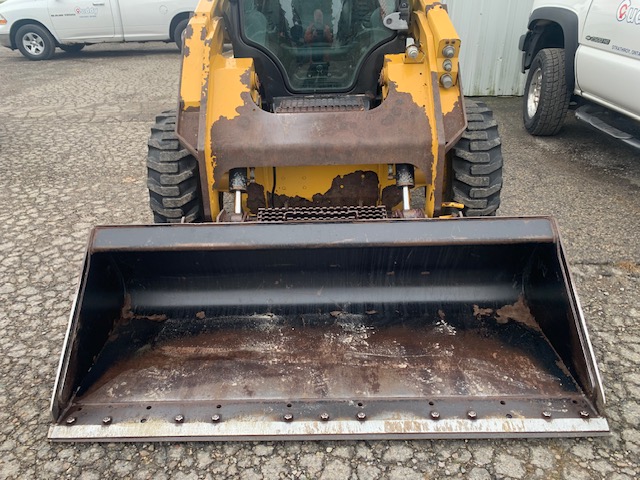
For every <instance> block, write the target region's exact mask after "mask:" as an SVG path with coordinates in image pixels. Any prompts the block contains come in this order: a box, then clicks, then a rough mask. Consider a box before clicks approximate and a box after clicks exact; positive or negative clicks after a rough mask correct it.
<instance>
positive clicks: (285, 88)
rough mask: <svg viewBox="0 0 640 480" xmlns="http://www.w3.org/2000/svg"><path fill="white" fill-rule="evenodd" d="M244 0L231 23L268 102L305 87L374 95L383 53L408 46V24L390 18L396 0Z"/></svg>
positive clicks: (235, 41)
mask: <svg viewBox="0 0 640 480" xmlns="http://www.w3.org/2000/svg"><path fill="white" fill-rule="evenodd" d="M237 1H238V3H236V4H235V5H233V6H234V7H236V8H233V7H232V8H231V11H230V14H231V18H230V20H231V22H229V23H228V25H230V26H231V32H230V33H231V37H232V42H233V47H234V53H235V55H236V56H237V57H252V58H254V61H255V68H256V72H257V73H258V77H259V78H260V81H261V84H262V86H263V89H264V92H261V93H264V95H265V97H266V98H265V97H263V99H264V100H267V102H268V103H272V102H273V100H274V98H276V97H286V96H292V95H301V94H302V95H304V94H307V95H309V94H316V95H317V94H351V95H353V94H360V95H367V96H368V97H370V98H372V99H375V98H376V96H379V86H378V85H377V80H378V77H379V72H380V70H381V68H382V61H383V57H384V55H385V54H388V53H400V52H402V51H404V41H403V38H400V37H403V35H404V34H403V32H400V33H399V32H398V28H387V27H386V26H385V25H391V26H392V27H394V26H395V25H393V24H392V22H391V21H389V20H388V18H389V17H388V15H389V14H392V13H394V12H395V11H396V0H237ZM235 15H237V17H238V18H233V17H234V16H235ZM405 25H406V23H405ZM234 29H235V31H234Z"/></svg>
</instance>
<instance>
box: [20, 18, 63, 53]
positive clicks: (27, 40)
mask: <svg viewBox="0 0 640 480" xmlns="http://www.w3.org/2000/svg"><path fill="white" fill-rule="evenodd" d="M15 43H16V46H17V47H18V50H20V53H22V55H24V56H25V57H26V58H28V59H29V60H48V59H49V58H51V57H52V56H53V52H54V51H55V49H56V41H55V39H54V38H53V36H52V35H51V34H50V33H49V31H48V30H47V29H46V28H44V27H41V26H40V25H35V24H32V23H29V24H27V25H23V26H21V27H20V28H18V31H17V32H16V36H15Z"/></svg>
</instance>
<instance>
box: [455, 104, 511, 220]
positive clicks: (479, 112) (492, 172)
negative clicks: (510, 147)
mask: <svg viewBox="0 0 640 480" xmlns="http://www.w3.org/2000/svg"><path fill="white" fill-rule="evenodd" d="M465 109H466V111H467V129H466V130H465V131H464V133H463V134H462V137H461V138H460V140H458V143H456V145H455V147H454V148H453V161H452V164H451V166H452V181H451V186H452V190H453V201H454V202H459V203H462V204H464V206H465V208H464V210H463V211H462V213H463V214H464V216H467V217H487V216H493V215H495V214H496V210H498V207H499V206H500V192H501V190H502V141H501V140H500V135H499V134H498V124H497V123H496V121H495V120H494V119H493V113H492V112H491V110H490V109H489V108H488V107H487V106H486V105H485V104H484V103H480V102H473V101H471V100H468V99H467V100H465Z"/></svg>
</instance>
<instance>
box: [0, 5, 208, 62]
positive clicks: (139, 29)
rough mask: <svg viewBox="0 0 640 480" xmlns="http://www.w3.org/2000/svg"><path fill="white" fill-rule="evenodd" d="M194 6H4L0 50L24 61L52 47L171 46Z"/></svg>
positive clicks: (70, 49) (43, 57) (48, 52)
mask: <svg viewBox="0 0 640 480" xmlns="http://www.w3.org/2000/svg"><path fill="white" fill-rule="evenodd" d="M197 4H198V0H5V1H4V2H3V3H2V4H0V44H1V45H4V46H5V47H8V48H10V49H12V50H15V49H18V50H20V53H22V54H23V55H24V56H25V57H27V58H28V59H29V60H46V59H48V58H51V56H52V55H53V52H54V51H55V48H56V47H59V48H60V49H62V50H64V51H66V52H77V51H80V50H82V48H84V46H85V45H89V44H92V43H105V42H150V41H163V42H171V41H173V42H176V44H177V45H178V48H181V46H182V32H183V30H184V29H185V28H186V26H187V23H188V21H189V15H190V14H191V12H193V10H194V9H195V7H196V5H197Z"/></svg>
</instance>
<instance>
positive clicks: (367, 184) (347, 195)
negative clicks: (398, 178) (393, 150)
mask: <svg viewBox="0 0 640 480" xmlns="http://www.w3.org/2000/svg"><path fill="white" fill-rule="evenodd" d="M378 190H379V184H378V175H377V174H376V173H375V172H372V171H363V170H358V171H356V172H353V173H349V174H347V175H344V176H341V175H339V176H337V177H335V178H334V179H333V181H332V182H331V187H330V188H329V190H327V191H326V192H324V193H316V194H314V195H313V197H312V198H311V200H309V199H307V198H303V197H300V196H295V197H290V196H288V195H283V194H278V193H276V194H275V195H274V198H273V199H271V192H267V195H268V197H269V198H268V203H269V207H271V208H273V207H276V208H277V207H328V206H339V205H359V206H370V205H376V203H377V200H378ZM276 191H277V189H276ZM247 194H248V199H247V207H248V208H249V210H250V211H251V212H252V213H258V209H259V208H265V207H266V197H265V188H264V186H262V185H260V184H250V185H249V187H248V188H247Z"/></svg>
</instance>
